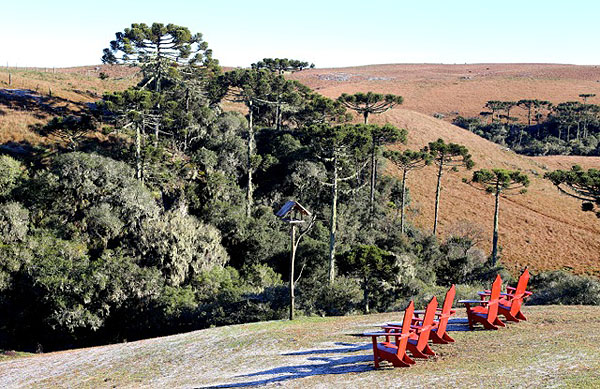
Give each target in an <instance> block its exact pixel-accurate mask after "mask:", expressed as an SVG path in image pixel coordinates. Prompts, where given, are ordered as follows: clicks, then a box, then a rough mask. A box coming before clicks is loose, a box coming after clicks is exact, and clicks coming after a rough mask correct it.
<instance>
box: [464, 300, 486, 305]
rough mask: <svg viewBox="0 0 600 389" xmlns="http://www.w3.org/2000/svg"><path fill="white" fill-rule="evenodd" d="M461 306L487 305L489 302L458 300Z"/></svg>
mask: <svg viewBox="0 0 600 389" xmlns="http://www.w3.org/2000/svg"><path fill="white" fill-rule="evenodd" d="M458 302H459V303H461V304H487V303H489V301H481V300H458Z"/></svg>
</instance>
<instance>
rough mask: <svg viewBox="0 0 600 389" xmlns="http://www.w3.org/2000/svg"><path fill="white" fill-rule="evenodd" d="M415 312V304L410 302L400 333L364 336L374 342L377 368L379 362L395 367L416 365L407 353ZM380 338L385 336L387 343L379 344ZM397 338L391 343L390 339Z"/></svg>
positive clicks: (374, 357) (374, 333)
mask: <svg viewBox="0 0 600 389" xmlns="http://www.w3.org/2000/svg"><path fill="white" fill-rule="evenodd" d="M414 310H415V304H414V302H412V301H411V302H410V304H408V307H407V308H406V310H405V311H404V321H403V323H402V327H401V328H400V332H395V333H393V332H370V333H369V332H367V333H365V334H363V335H365V336H371V340H372V341H373V361H374V362H375V368H376V369H378V368H379V362H380V361H383V360H386V361H389V362H391V363H392V365H394V366H395V367H408V366H410V365H412V364H414V363H415V361H413V360H412V359H411V358H410V357H409V356H408V354H407V353H406V347H407V345H408V338H409V337H410V336H411V331H410V326H411V319H412V317H413V312H414ZM379 336H385V337H386V338H385V342H382V343H377V338H378V337H379ZM391 337H392V338H395V342H394V343H392V342H390V338H391Z"/></svg>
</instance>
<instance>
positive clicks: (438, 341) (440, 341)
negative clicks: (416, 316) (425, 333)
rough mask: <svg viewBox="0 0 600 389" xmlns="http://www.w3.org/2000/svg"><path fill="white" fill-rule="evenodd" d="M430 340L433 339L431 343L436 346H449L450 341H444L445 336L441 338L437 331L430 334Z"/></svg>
mask: <svg viewBox="0 0 600 389" xmlns="http://www.w3.org/2000/svg"><path fill="white" fill-rule="evenodd" d="M444 335H445V334H444ZM429 339H431V341H432V342H433V343H435V344H448V341H447V340H446V339H444V337H443V336H442V337H441V338H440V336H439V335H438V334H437V331H431V332H430V333H429Z"/></svg>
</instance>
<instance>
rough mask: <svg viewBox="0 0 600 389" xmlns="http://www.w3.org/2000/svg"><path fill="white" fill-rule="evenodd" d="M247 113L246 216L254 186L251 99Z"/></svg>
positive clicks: (252, 200) (250, 208) (249, 209)
mask: <svg viewBox="0 0 600 389" xmlns="http://www.w3.org/2000/svg"><path fill="white" fill-rule="evenodd" d="M248 108H249V111H250V113H249V115H248V164H247V166H248V187H247V188H246V216H247V217H250V216H251V215H252V205H253V202H254V199H253V193H254V188H253V187H252V170H253V166H252V159H253V157H254V127H253V123H252V121H253V117H252V111H253V109H252V100H250V101H249V102H248Z"/></svg>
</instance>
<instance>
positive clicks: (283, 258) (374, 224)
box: [0, 23, 599, 351]
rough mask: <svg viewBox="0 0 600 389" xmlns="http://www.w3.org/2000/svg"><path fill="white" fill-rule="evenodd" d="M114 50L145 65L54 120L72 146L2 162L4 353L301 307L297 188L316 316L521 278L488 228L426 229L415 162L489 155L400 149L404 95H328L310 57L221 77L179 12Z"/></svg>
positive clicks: (309, 297) (479, 178)
mask: <svg viewBox="0 0 600 389" xmlns="http://www.w3.org/2000/svg"><path fill="white" fill-rule="evenodd" d="M102 59H103V61H104V62H105V63H112V64H115V66H116V65H117V64H128V65H131V66H137V67H139V69H140V71H141V74H142V78H141V80H140V82H139V83H138V85H136V86H134V87H131V88H129V89H127V90H125V91H122V92H113V93H109V94H106V95H105V96H103V98H102V99H101V100H99V101H97V102H95V103H93V104H90V105H89V107H88V108H87V109H86V110H83V111H81V112H76V113H72V114H71V115H66V116H62V117H58V118H55V119H53V120H51V121H50V122H48V123H47V124H46V125H45V126H43V128H40V132H42V133H44V134H46V135H53V136H54V137H55V138H56V139H59V140H60V141H59V142H57V143H56V144H55V145H53V146H52V147H48V148H41V147H38V148H34V149H33V151H32V152H28V153H14V154H11V155H9V154H10V153H8V152H6V153H5V154H4V155H0V348H4V349H9V348H15V349H24V350H38V351H44V350H46V351H47V350H53V349H60V348H67V347H74V346H83V345H91V344H99V343H106V342H118V341H124V340H133V339H139V338H144V337H150V336H158V335H163V334H169V333H176V332H181V331H186V330H192V329H198V328H205V327H209V326H213V325H225V324H232V323H242V322H250V321H258V320H271V319H282V318H285V317H287V315H288V311H287V309H288V302H289V298H290V291H289V289H288V286H287V283H288V282H289V281H290V279H289V274H290V260H289V256H290V237H289V224H286V223H285V222H283V221H282V220H280V219H279V218H277V217H276V216H275V212H276V211H277V210H278V209H279V208H280V207H281V206H282V205H283V204H284V203H286V201H288V200H290V199H292V200H295V201H297V202H298V203H300V204H302V205H303V206H304V207H305V208H306V209H308V210H309V211H310V212H311V214H312V215H314V218H313V219H311V220H306V223H304V224H303V225H301V226H300V227H299V228H300V231H301V233H302V237H303V240H302V241H301V243H300V244H299V246H298V251H297V253H296V264H295V279H294V280H293V281H295V282H296V303H297V305H296V309H297V311H298V313H300V314H303V315H343V314H348V313H353V312H369V311H387V310H394V309H401V308H403V307H404V305H405V303H406V302H407V301H408V300H409V299H415V300H416V302H417V303H418V304H419V303H422V302H424V301H425V299H426V298H428V296H429V295H430V294H431V293H432V292H439V291H441V290H443V289H444V288H445V287H446V286H448V285H450V284H452V283H456V284H460V285H459V288H458V290H459V295H460V294H461V293H462V294H465V295H468V296H472V294H473V291H474V290H475V289H476V288H480V287H481V283H487V282H488V281H489V280H490V279H491V277H493V276H495V274H496V273H497V272H502V274H503V278H505V279H506V280H510V275H509V274H507V273H506V272H504V271H503V270H502V267H501V264H500V263H499V262H497V259H498V258H499V257H501V256H500V253H499V250H497V246H496V244H497V241H496V242H495V252H494V254H493V255H492V256H490V257H488V256H487V255H486V254H485V253H484V252H483V251H482V250H480V249H479V248H477V246H476V245H477V243H478V242H479V241H480V240H481V232H480V231H478V230H477V228H475V227H474V226H473V225H470V224H469V223H466V222H457V223H456V225H455V226H454V228H453V230H452V231H451V233H450V234H449V237H448V238H447V239H445V240H438V238H436V235H435V227H434V234H431V232H430V231H422V230H419V229H417V228H415V227H414V226H413V225H412V224H411V223H410V220H409V218H408V217H407V216H406V213H405V207H408V206H409V205H410V190H409V187H410V178H408V184H407V176H406V172H408V171H410V170H414V169H418V168H420V167H422V166H425V165H427V164H436V165H437V166H438V167H439V177H440V178H441V175H442V172H445V173H444V174H451V172H452V171H455V170H457V169H459V168H461V169H471V168H472V167H473V165H474V164H475V163H476V161H472V160H471V156H470V154H469V152H468V150H467V149H466V148H465V147H464V146H461V145H456V144H451V143H450V144H446V143H445V142H444V141H443V140H441V139H440V140H438V141H437V142H432V143H431V144H430V145H429V146H427V147H425V148H424V149H422V150H414V151H405V152H396V153H393V152H392V153H391V152H386V153H384V148H385V145H387V144H392V143H398V142H404V141H405V140H406V138H407V137H410V136H411V134H410V133H408V132H407V131H406V130H404V129H399V128H396V127H394V126H392V125H390V124H386V125H383V126H380V125H373V124H368V116H369V115H370V114H373V115H376V114H378V113H381V112H383V111H385V110H387V109H392V108H393V107H394V106H397V105H399V104H401V103H402V98H401V97H400V96H393V95H386V96H384V95H378V94H374V93H357V94H356V95H353V96H348V95H343V96H341V97H340V98H339V99H338V100H332V99H328V98H326V97H323V96H321V95H318V94H316V93H314V92H313V91H311V90H310V89H309V88H307V87H305V86H304V85H302V84H300V83H298V82H296V81H291V80H289V79H286V77H285V75H286V74H287V73H289V72H296V71H302V70H303V69H305V68H307V67H311V64H309V63H308V62H304V61H301V60H289V59H271V58H265V59H263V60H261V61H257V62H256V63H255V64H253V65H252V67H251V68H248V69H234V70H232V71H228V72H223V70H222V69H221V68H220V66H219V64H218V61H217V60H215V59H214V58H213V57H212V52H211V50H210V49H209V48H208V45H207V43H206V42H205V41H204V40H203V38H202V35H201V34H191V33H190V31H189V30H188V29H187V28H185V27H181V26H175V25H170V24H169V25H162V24H157V23H156V24H153V25H151V26H147V25H145V24H133V25H132V26H131V28H126V29H124V31H122V32H118V33H117V34H116V39H115V40H114V41H112V42H110V47H109V48H107V49H105V51H104V55H103V57H102ZM224 106H226V107H229V108H230V109H228V110H225V109H224V108H223V107H224ZM240 112H243V113H240ZM353 113H358V114H359V115H361V116H362V117H363V118H364V123H361V124H354V123H355V121H353V120H352V119H353V117H354V116H353ZM552 120H554V119H552ZM556 120H558V119H556ZM552 123H555V122H552ZM594 123H595V122H594ZM594 123H592V122H591V121H590V122H586V124H585V126H579V127H578V128H579V129H580V130H581V133H579V132H577V134H574V133H573V132H572V131H571V132H569V133H568V134H567V135H565V134H564V133H563V134H562V138H563V139H565V140H564V141H565V142H573V141H581V142H585V139H587V138H589V137H595V136H597V129H598V127H597V124H594ZM500 125H501V124H500V123H492V124H491V125H490V126H492V127H493V126H500ZM511 126H512V127H511V128H517V127H516V125H511ZM548 126H550V124H548ZM540 128H544V129H545V128H562V127H545V126H544V125H543V124H540ZM526 132H527V135H525V137H524V138H526V139H528V137H530V136H531V135H530V132H531V131H529V130H528V131H526ZM541 133H544V134H545V133H546V130H543V131H542V132H541ZM517 135H518V134H517ZM565 136H566V138H565ZM560 137H561V136H559V138H560ZM569 137H571V139H569ZM579 138H581V139H579ZM511 139H512V138H511ZM526 143H528V142H525V141H524V142H523V144H526ZM596 143H597V141H596ZM595 147H596V146H595ZM386 161H388V162H387V163H394V164H396V165H397V166H399V167H401V168H402V169H404V171H405V174H404V176H403V178H402V179H401V180H399V179H396V178H394V177H390V176H386V175H383V174H381V171H382V166H383V164H385V163H386ZM586 174H587V172H586ZM591 174H595V173H594V172H593V171H592V172H591ZM554 178H555V180H556V182H555V183H556V184H557V186H558V185H560V184H564V183H565V182H566V183H567V184H569V183H570V182H567V181H568V180H567V179H566V178H565V177H562V176H561V177H558V176H555V177H554ZM494 180H496V181H494ZM440 182H441V180H438V187H437V193H436V188H432V197H433V193H436V196H435V198H436V221H437V209H438V207H437V204H438V202H439V197H440V184H439V183H440ZM491 182H493V183H494V185H496V186H495V188H496V191H495V192H494V193H496V194H497V198H498V196H500V194H501V191H502V190H504V189H505V188H506V189H508V188H509V187H510V185H512V184H514V183H519V184H523V185H526V184H527V183H528V180H527V177H525V176H524V175H523V174H520V173H518V172H508V171H502V170H494V171H493V172H491V171H479V173H478V174H477V175H474V180H473V182H472V184H481V185H483V186H484V188H486V187H488V186H489V185H490V183H491ZM593 196H594V194H593V193H592V195H591V197H590V199H591V200H590V201H593V199H594V197H593ZM432 205H433V204H432ZM592 208H593V207H592ZM490 212H491V210H490ZM496 216H497V215H496ZM496 232H497V231H496ZM544 277H545V278H544ZM565 277H566V278H565ZM540 279H544V284H545V285H546V286H547V287H548V288H549V289H547V290H546V292H544V293H546V295H544V293H540V295H541V296H546V297H545V298H543V299H541V300H540V301H539V302H541V303H548V302H557V301H558V302H566V303H569V302H575V303H590V301H588V300H585V301H579V300H577V299H581V298H584V299H585V298H587V299H590V298H596V297H595V296H597V295H598V293H596V294H595V295H594V294H591V297H589V296H587V297H586V296H583V297H582V296H580V295H579V294H575V295H569V296H568V299H566V300H561V298H563V296H562V294H561V293H559V292H558V291H560V290H561V289H560V288H563V289H564V290H567V289H569V290H572V286H573V285H577V286H578V287H581V288H587V289H586V290H589V289H590V288H599V286H598V285H599V284H598V282H597V281H594V280H593V279H588V278H581V279H580V278H577V277H575V276H571V275H568V276H565V275H557V274H547V275H545V276H543V277H542V278H540ZM557 285H560V287H558V286H557ZM581 285H584V286H581ZM534 287H535V283H534ZM553 293H554V294H553ZM557 293H558V294H557ZM569 298H570V300H569ZM591 303H598V301H595V300H594V301H591Z"/></svg>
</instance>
